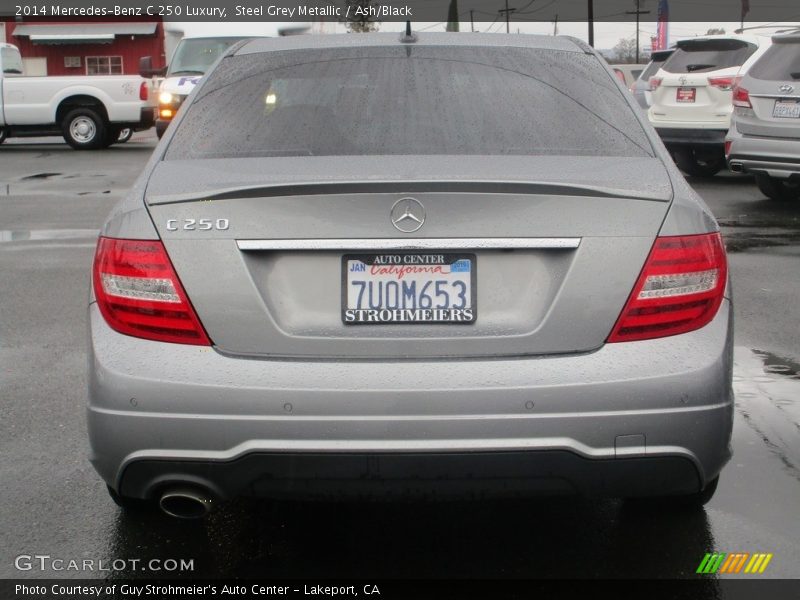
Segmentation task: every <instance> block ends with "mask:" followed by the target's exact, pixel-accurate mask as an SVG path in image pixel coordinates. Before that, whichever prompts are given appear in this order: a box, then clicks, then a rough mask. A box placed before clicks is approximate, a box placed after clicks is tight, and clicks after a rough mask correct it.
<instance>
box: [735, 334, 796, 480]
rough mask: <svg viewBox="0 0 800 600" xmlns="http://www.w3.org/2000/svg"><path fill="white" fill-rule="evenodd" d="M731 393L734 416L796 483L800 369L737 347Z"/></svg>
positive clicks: (782, 359) (792, 364)
mask: <svg viewBox="0 0 800 600" xmlns="http://www.w3.org/2000/svg"><path fill="white" fill-rule="evenodd" d="M733 390H734V392H735V394H736V412H737V416H739V415H740V416H741V417H743V418H744V419H745V421H746V422H747V424H748V425H749V426H750V427H751V428H752V429H753V430H755V431H756V432H757V433H758V435H759V436H760V437H761V439H762V441H763V442H764V444H766V446H767V447H768V448H769V449H770V451H771V452H773V453H774V454H775V456H777V457H778V458H779V459H780V460H781V462H782V463H783V464H784V466H785V468H786V469H787V471H788V472H790V473H791V474H792V476H793V477H795V478H797V479H798V480H800V365H798V363H796V362H794V361H792V360H789V359H784V358H781V357H778V356H775V355H774V354H771V353H769V352H765V351H763V350H752V351H751V350H749V349H747V348H741V347H737V348H736V352H735V355H734V376H733Z"/></svg>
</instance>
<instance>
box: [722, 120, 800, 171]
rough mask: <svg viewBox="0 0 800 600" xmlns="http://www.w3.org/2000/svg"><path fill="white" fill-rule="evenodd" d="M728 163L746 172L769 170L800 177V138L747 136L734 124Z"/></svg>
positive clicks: (734, 168) (733, 167) (729, 135)
mask: <svg viewBox="0 0 800 600" xmlns="http://www.w3.org/2000/svg"><path fill="white" fill-rule="evenodd" d="M727 139H728V140H729V141H730V142H731V148H730V154H729V156H728V166H729V167H730V168H731V170H734V171H737V172H743V173H765V174H767V175H769V176H770V177H775V178H777V179H794V178H797V177H800V140H798V139H779V138H762V137H753V136H746V135H742V134H740V133H738V132H737V131H735V129H734V128H731V131H730V133H729V134H728V137H727Z"/></svg>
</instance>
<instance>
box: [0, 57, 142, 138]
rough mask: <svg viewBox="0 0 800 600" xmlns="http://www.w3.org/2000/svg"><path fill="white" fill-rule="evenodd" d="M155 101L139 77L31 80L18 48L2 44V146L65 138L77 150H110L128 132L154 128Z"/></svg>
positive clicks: (0, 121) (0, 99) (0, 102)
mask: <svg viewBox="0 0 800 600" xmlns="http://www.w3.org/2000/svg"><path fill="white" fill-rule="evenodd" d="M151 96H154V94H151V93H150V82H149V81H146V80H145V79H143V78H141V77H139V76H136V75H90V76H84V77H78V76H64V77H25V76H24V73H23V66H22V58H21V56H20V53H19V50H18V49H17V47H16V46H12V45H11V44H0V143H2V142H4V141H5V139H6V138H7V137H11V136H18V137H25V136H28V137H29V136H42V135H63V136H64V140H65V141H66V142H67V143H68V144H69V145H70V146H72V147H73V148H75V149H76V150H92V149H96V148H107V147H108V146H110V145H111V144H113V143H115V142H117V141H118V140H120V133H122V132H123V130H135V131H138V130H142V129H148V128H150V127H152V126H153V124H154V121H155V102H154V100H155V99H153V100H152V101H151V100H150V97H151Z"/></svg>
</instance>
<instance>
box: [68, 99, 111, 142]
mask: <svg viewBox="0 0 800 600" xmlns="http://www.w3.org/2000/svg"><path fill="white" fill-rule="evenodd" d="M61 131H62V133H63V135H64V141H66V142H67V143H68V144H69V145H70V146H72V147H73V148H75V150H96V149H98V148H102V147H103V145H104V144H105V140H106V124H105V122H104V121H103V118H102V117H101V116H100V115H99V114H98V113H97V111H95V110H93V109H91V108H86V107H81V108H76V109H75V110H71V111H69V112H68V113H67V116H66V117H64V120H63V121H62V123H61Z"/></svg>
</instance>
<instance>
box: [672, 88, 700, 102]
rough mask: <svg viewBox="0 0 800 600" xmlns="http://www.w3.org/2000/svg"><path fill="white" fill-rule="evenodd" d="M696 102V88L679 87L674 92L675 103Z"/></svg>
mask: <svg viewBox="0 0 800 600" xmlns="http://www.w3.org/2000/svg"><path fill="white" fill-rule="evenodd" d="M696 100H697V88H696V87H683V86H682V87H679V88H677V89H676V90H675V102H695V101H696Z"/></svg>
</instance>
